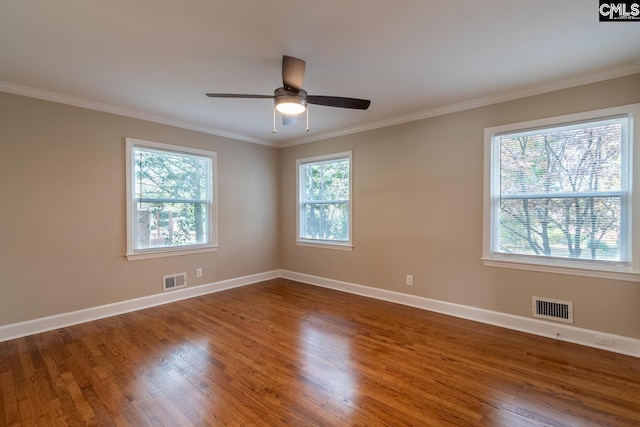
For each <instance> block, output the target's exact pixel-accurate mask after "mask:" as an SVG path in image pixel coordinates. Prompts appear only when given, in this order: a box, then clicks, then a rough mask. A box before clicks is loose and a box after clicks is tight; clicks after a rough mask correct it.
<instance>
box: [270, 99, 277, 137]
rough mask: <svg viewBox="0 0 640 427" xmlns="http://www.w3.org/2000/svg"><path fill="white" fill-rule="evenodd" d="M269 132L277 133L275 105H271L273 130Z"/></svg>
mask: <svg viewBox="0 0 640 427" xmlns="http://www.w3.org/2000/svg"><path fill="white" fill-rule="evenodd" d="M271 132H272V133H278V131H277V130H276V107H275V105H274V106H273V130H272V131H271Z"/></svg>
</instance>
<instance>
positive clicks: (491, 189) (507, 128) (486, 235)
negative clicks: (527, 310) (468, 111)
mask: <svg viewBox="0 0 640 427" xmlns="http://www.w3.org/2000/svg"><path fill="white" fill-rule="evenodd" d="M622 115H627V116H628V117H629V126H628V138H629V143H628V147H627V148H628V156H627V159H628V160H627V167H628V169H627V172H628V187H627V189H628V191H627V196H628V200H627V204H626V213H627V214H628V215H627V216H626V218H625V217H624V214H622V215H623V218H622V219H621V221H622V222H623V225H625V226H626V228H627V233H625V236H621V239H625V238H626V239H628V241H629V243H628V246H627V248H628V251H629V253H628V260H629V261H628V262H616V261H595V262H594V261H590V260H584V259H580V260H576V259H568V258H554V257H542V256H536V255H520V254H506V253H502V252H497V251H494V247H495V246H496V245H497V233H498V231H497V227H498V222H497V221H499V219H498V215H499V209H498V203H499V199H500V197H499V194H500V182H499V174H500V170H499V152H498V150H497V148H496V147H495V145H496V143H494V138H495V137H497V136H501V135H504V134H508V133H519V132H525V131H532V130H535V129H540V128H548V127H555V126H563V125H571V124H576V123H579V122H590V121H598V120H602V119H606V118H610V117H613V116H622ZM638 117H640V104H631V105H624V106H620V107H613V108H605V109H600V110H594V111H587V112H582V113H576V114H568V115H563V116H557V117H549V118H544V119H539V120H531V121H526V122H520V123H513V124H507V125H502V126H495V127H490V128H486V129H485V130H484V195H483V239H482V240H483V250H482V258H481V259H482V262H483V264H484V265H485V266H490V267H502V268H511V269H519V270H530V271H541V272H549V273H557V274H569V275H577V276H586V277H597V278H605V279H614V280H625V281H633V282H639V281H640V197H639V194H637V189H640V180H639V178H640V173H639V172H640V170H639V168H640V149H636V148H637V147H636V145H637V144H638V143H640V126H638V125H637V124H636V125H634V118H635V119H637V118H638ZM623 167H624V165H623ZM632 212H633V213H635V215H634V214H632ZM634 217H635V218H634Z"/></svg>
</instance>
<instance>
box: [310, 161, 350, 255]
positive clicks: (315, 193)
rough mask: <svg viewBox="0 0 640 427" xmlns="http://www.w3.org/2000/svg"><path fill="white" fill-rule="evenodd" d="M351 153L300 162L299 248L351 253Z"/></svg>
mask: <svg viewBox="0 0 640 427" xmlns="http://www.w3.org/2000/svg"><path fill="white" fill-rule="evenodd" d="M351 163H352V153H351V152H346V153H338V154H332V155H328V156H321V157H313V158H308V159H300V160H298V161H297V166H298V240H297V241H298V244H301V245H311V246H314V245H322V246H324V247H332V248H334V249H344V250H351V248H352V247H353V246H352V238H351V228H352V227H351V186H352V185H351V184H352V181H351Z"/></svg>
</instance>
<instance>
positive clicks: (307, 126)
mask: <svg viewBox="0 0 640 427" xmlns="http://www.w3.org/2000/svg"><path fill="white" fill-rule="evenodd" d="M307 132H309V106H308V105H307Z"/></svg>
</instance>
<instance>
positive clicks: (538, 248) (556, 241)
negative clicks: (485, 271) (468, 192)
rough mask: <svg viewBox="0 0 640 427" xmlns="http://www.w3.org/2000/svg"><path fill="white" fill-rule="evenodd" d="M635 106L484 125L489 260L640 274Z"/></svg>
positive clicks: (627, 277)
mask: <svg viewBox="0 0 640 427" xmlns="http://www.w3.org/2000/svg"><path fill="white" fill-rule="evenodd" d="M634 110H635V111H636V114H637V110H638V108H637V106H631V107H626V108H624V107H623V108H614V109H607V110H600V111H594V112H590V113H583V114H577V115H571V116H564V117H558V118H554V119H545V120H539V121H534V122H527V123H520V124H515V125H507V126H501V127H497V128H491V129H486V130H485V235H484V246H485V248H484V257H483V259H484V261H485V264H486V265H491V266H502V267H510V268H526V269H534V270H542V271H553V272H559V273H568V274H579V275H591V276H597V277H609V278H617V279H622V280H640V276H638V275H637V273H638V272H639V271H638V262H637V260H634V257H632V254H633V253H635V254H636V256H635V258H636V259H637V258H638V255H637V250H638V249H639V248H638V244H639V243H640V242H639V240H640V239H638V233H637V228H638V227H637V225H640V224H635V225H634V224H633V221H634V219H633V216H632V211H633V210H634V207H635V208H637V207H636V206H634V205H637V204H638V202H637V200H635V195H633V193H632V188H633V185H632V184H633V183H632V177H633V176H635V175H637V174H634V173H633V166H634V162H633V150H632V148H633V142H632V141H633V136H634V135H633V123H632V121H633V111H634ZM636 163H637V162H636ZM636 216H637V215H636ZM633 230H636V231H635V234H634V232H633ZM536 266H537V267H536ZM541 267H542V268H541ZM545 267H548V268H545ZM595 272H607V273H610V274H604V275H603V274H599V273H595Z"/></svg>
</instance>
